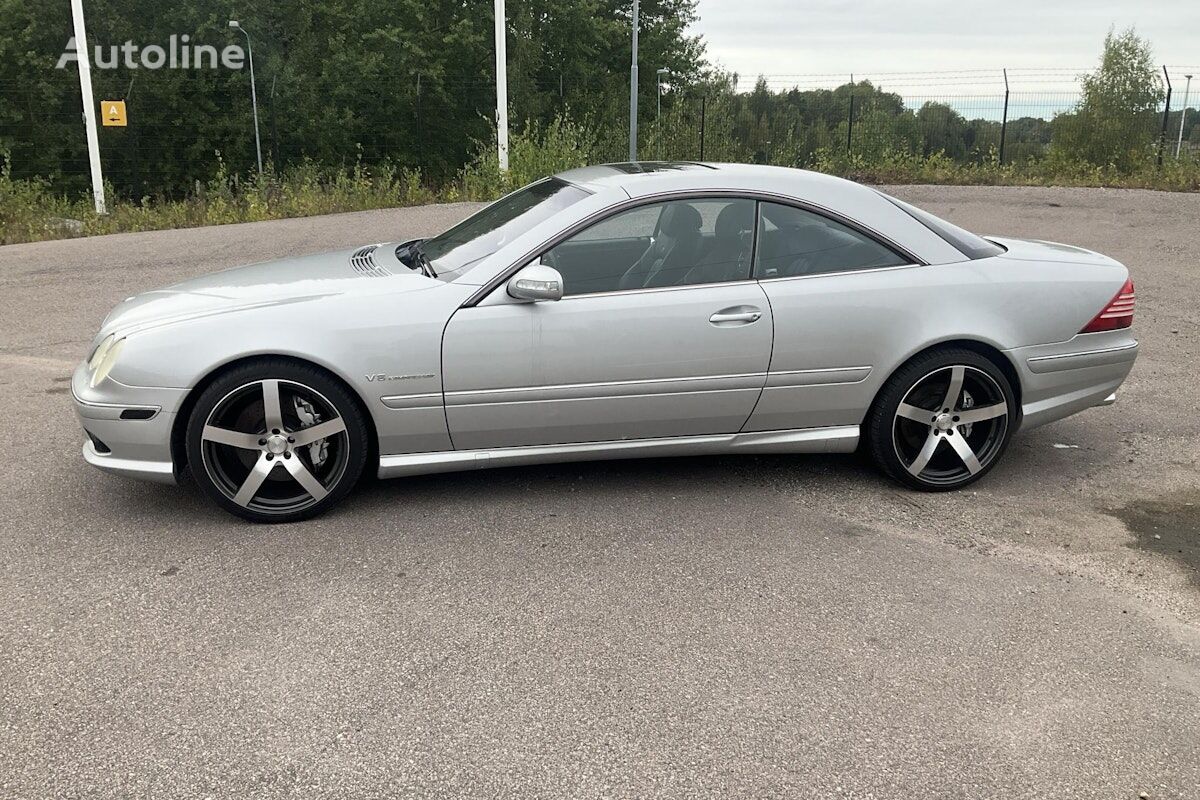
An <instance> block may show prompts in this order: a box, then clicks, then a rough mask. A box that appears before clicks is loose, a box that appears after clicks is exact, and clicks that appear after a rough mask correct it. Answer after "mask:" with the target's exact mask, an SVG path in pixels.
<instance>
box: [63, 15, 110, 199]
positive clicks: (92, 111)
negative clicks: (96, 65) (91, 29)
mask: <svg viewBox="0 0 1200 800" xmlns="http://www.w3.org/2000/svg"><path fill="white" fill-rule="evenodd" d="M71 17H72V19H73V21H74V23H75V52H76V54H77V55H78V57H79V93H80V94H81V95H82V96H83V124H84V127H85V128H86V129H87V131H86V132H87V145H88V162H89V164H90V166H91V171H92V199H93V200H94V201H95V203H96V213H97V214H107V213H108V207H107V204H106V203H105V202H104V173H103V172H102V171H101V169H100V137H99V135H98V134H97V133H96V101H95V99H94V98H93V97H92V57H91V52H90V51H89V50H88V41H87V30H86V28H85V26H84V24H83V0H71Z"/></svg>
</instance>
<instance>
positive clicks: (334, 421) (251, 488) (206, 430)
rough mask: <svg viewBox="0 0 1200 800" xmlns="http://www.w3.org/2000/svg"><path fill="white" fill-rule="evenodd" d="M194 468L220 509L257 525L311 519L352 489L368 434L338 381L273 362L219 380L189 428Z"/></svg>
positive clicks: (203, 399) (198, 407) (198, 405)
mask: <svg viewBox="0 0 1200 800" xmlns="http://www.w3.org/2000/svg"><path fill="white" fill-rule="evenodd" d="M187 449H188V462H189V464H190V466H191V471H192V474H193V475H194V476H195V478H196V480H197V482H198V483H199V484H200V486H201V487H202V488H203V489H204V490H205V492H207V493H208V494H209V495H210V496H212V497H213V498H214V499H215V500H216V501H217V502H218V503H219V504H220V505H221V506H222V507H224V508H226V509H227V510H229V511H231V512H233V513H234V514H237V515H239V516H241V517H244V518H246V519H249V520H252V521H255V522H288V521H294V520H300V519H306V518H308V517H311V516H313V515H315V514H317V513H320V512H321V511H323V510H324V509H326V508H328V507H329V506H330V505H332V504H333V503H335V502H337V501H338V500H340V499H341V497H342V496H344V495H345V494H346V493H347V492H349V491H350V489H351V488H353V486H354V484H355V483H356V482H357V481H358V478H359V476H360V475H361V474H362V471H363V466H364V464H365V462H366V453H367V433H366V425H365V423H364V421H363V418H362V414H361V412H360V411H359V409H358V406H357V404H356V403H355V402H354V401H353V399H352V398H351V397H350V396H349V394H348V393H347V392H346V390H345V389H344V388H343V387H342V386H341V385H340V384H339V383H338V382H336V381H335V380H333V379H331V378H330V377H329V376H327V375H326V374H324V373H323V372H321V371H319V370H317V369H314V368H312V367H308V366H304V365H300V364H296V363H293V362H289V361H284V360H271V361H264V362H261V363H256V364H251V365H246V366H242V367H238V368H236V369H234V370H231V371H230V372H227V373H225V374H224V375H222V376H220V377H219V378H218V379H217V380H216V381H214V382H213V384H212V385H211V386H209V387H208V388H207V389H206V390H205V391H204V393H203V394H202V395H201V397H200V399H199V400H198V401H197V403H196V407H195V408H194V410H193V411H192V415H191V418H190V420H189V424H188V434H187Z"/></svg>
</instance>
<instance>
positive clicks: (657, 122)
mask: <svg viewBox="0 0 1200 800" xmlns="http://www.w3.org/2000/svg"><path fill="white" fill-rule="evenodd" d="M670 74H671V70H669V69H667V68H666V67H662V68H661V69H659V70H658V72H656V73H655V75H656V76H657V77H658V111H657V113H656V114H655V116H654V128H655V133H656V134H657V136H658V160H659V161H661V160H662V79H663V75H670Z"/></svg>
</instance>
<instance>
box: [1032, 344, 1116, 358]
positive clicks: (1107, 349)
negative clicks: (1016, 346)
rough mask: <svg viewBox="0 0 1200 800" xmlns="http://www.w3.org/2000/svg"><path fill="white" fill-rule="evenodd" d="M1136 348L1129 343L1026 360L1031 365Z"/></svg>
mask: <svg viewBox="0 0 1200 800" xmlns="http://www.w3.org/2000/svg"><path fill="white" fill-rule="evenodd" d="M1137 346H1138V343H1137V342H1131V343H1129V344H1123V345H1121V346H1119V347H1103V348H1101V349H1099V350H1083V351H1080V352H1077V353H1056V354H1054V355H1052V356H1032V357H1031V358H1029V359H1028V361H1029V362H1030V363H1033V362H1035V361H1037V362H1042V361H1054V360H1056V359H1059V358H1077V357H1080V356H1099V355H1104V354H1106V353H1119V352H1121V351H1122V350H1133V349H1134V348H1136V347H1137Z"/></svg>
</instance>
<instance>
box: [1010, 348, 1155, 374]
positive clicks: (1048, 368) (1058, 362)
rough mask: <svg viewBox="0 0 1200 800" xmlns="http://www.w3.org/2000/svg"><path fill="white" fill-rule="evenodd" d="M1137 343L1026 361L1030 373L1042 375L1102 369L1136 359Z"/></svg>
mask: <svg viewBox="0 0 1200 800" xmlns="http://www.w3.org/2000/svg"><path fill="white" fill-rule="evenodd" d="M1137 348H1138V343H1137V342H1133V343H1132V344H1125V345H1121V346H1119V347H1105V348H1101V349H1098V350H1085V351H1082V352H1076V353H1055V354H1054V355H1048V356H1033V357H1031V358H1028V359H1026V362H1025V363H1026V364H1027V365H1028V367H1029V371H1030V372H1034V373H1038V374H1044V373H1047V372H1060V371H1065V370H1070V369H1086V368H1088V367H1104V366H1109V365H1111V364H1123V363H1126V362H1131V361H1133V360H1134V359H1135V358H1137Z"/></svg>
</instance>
